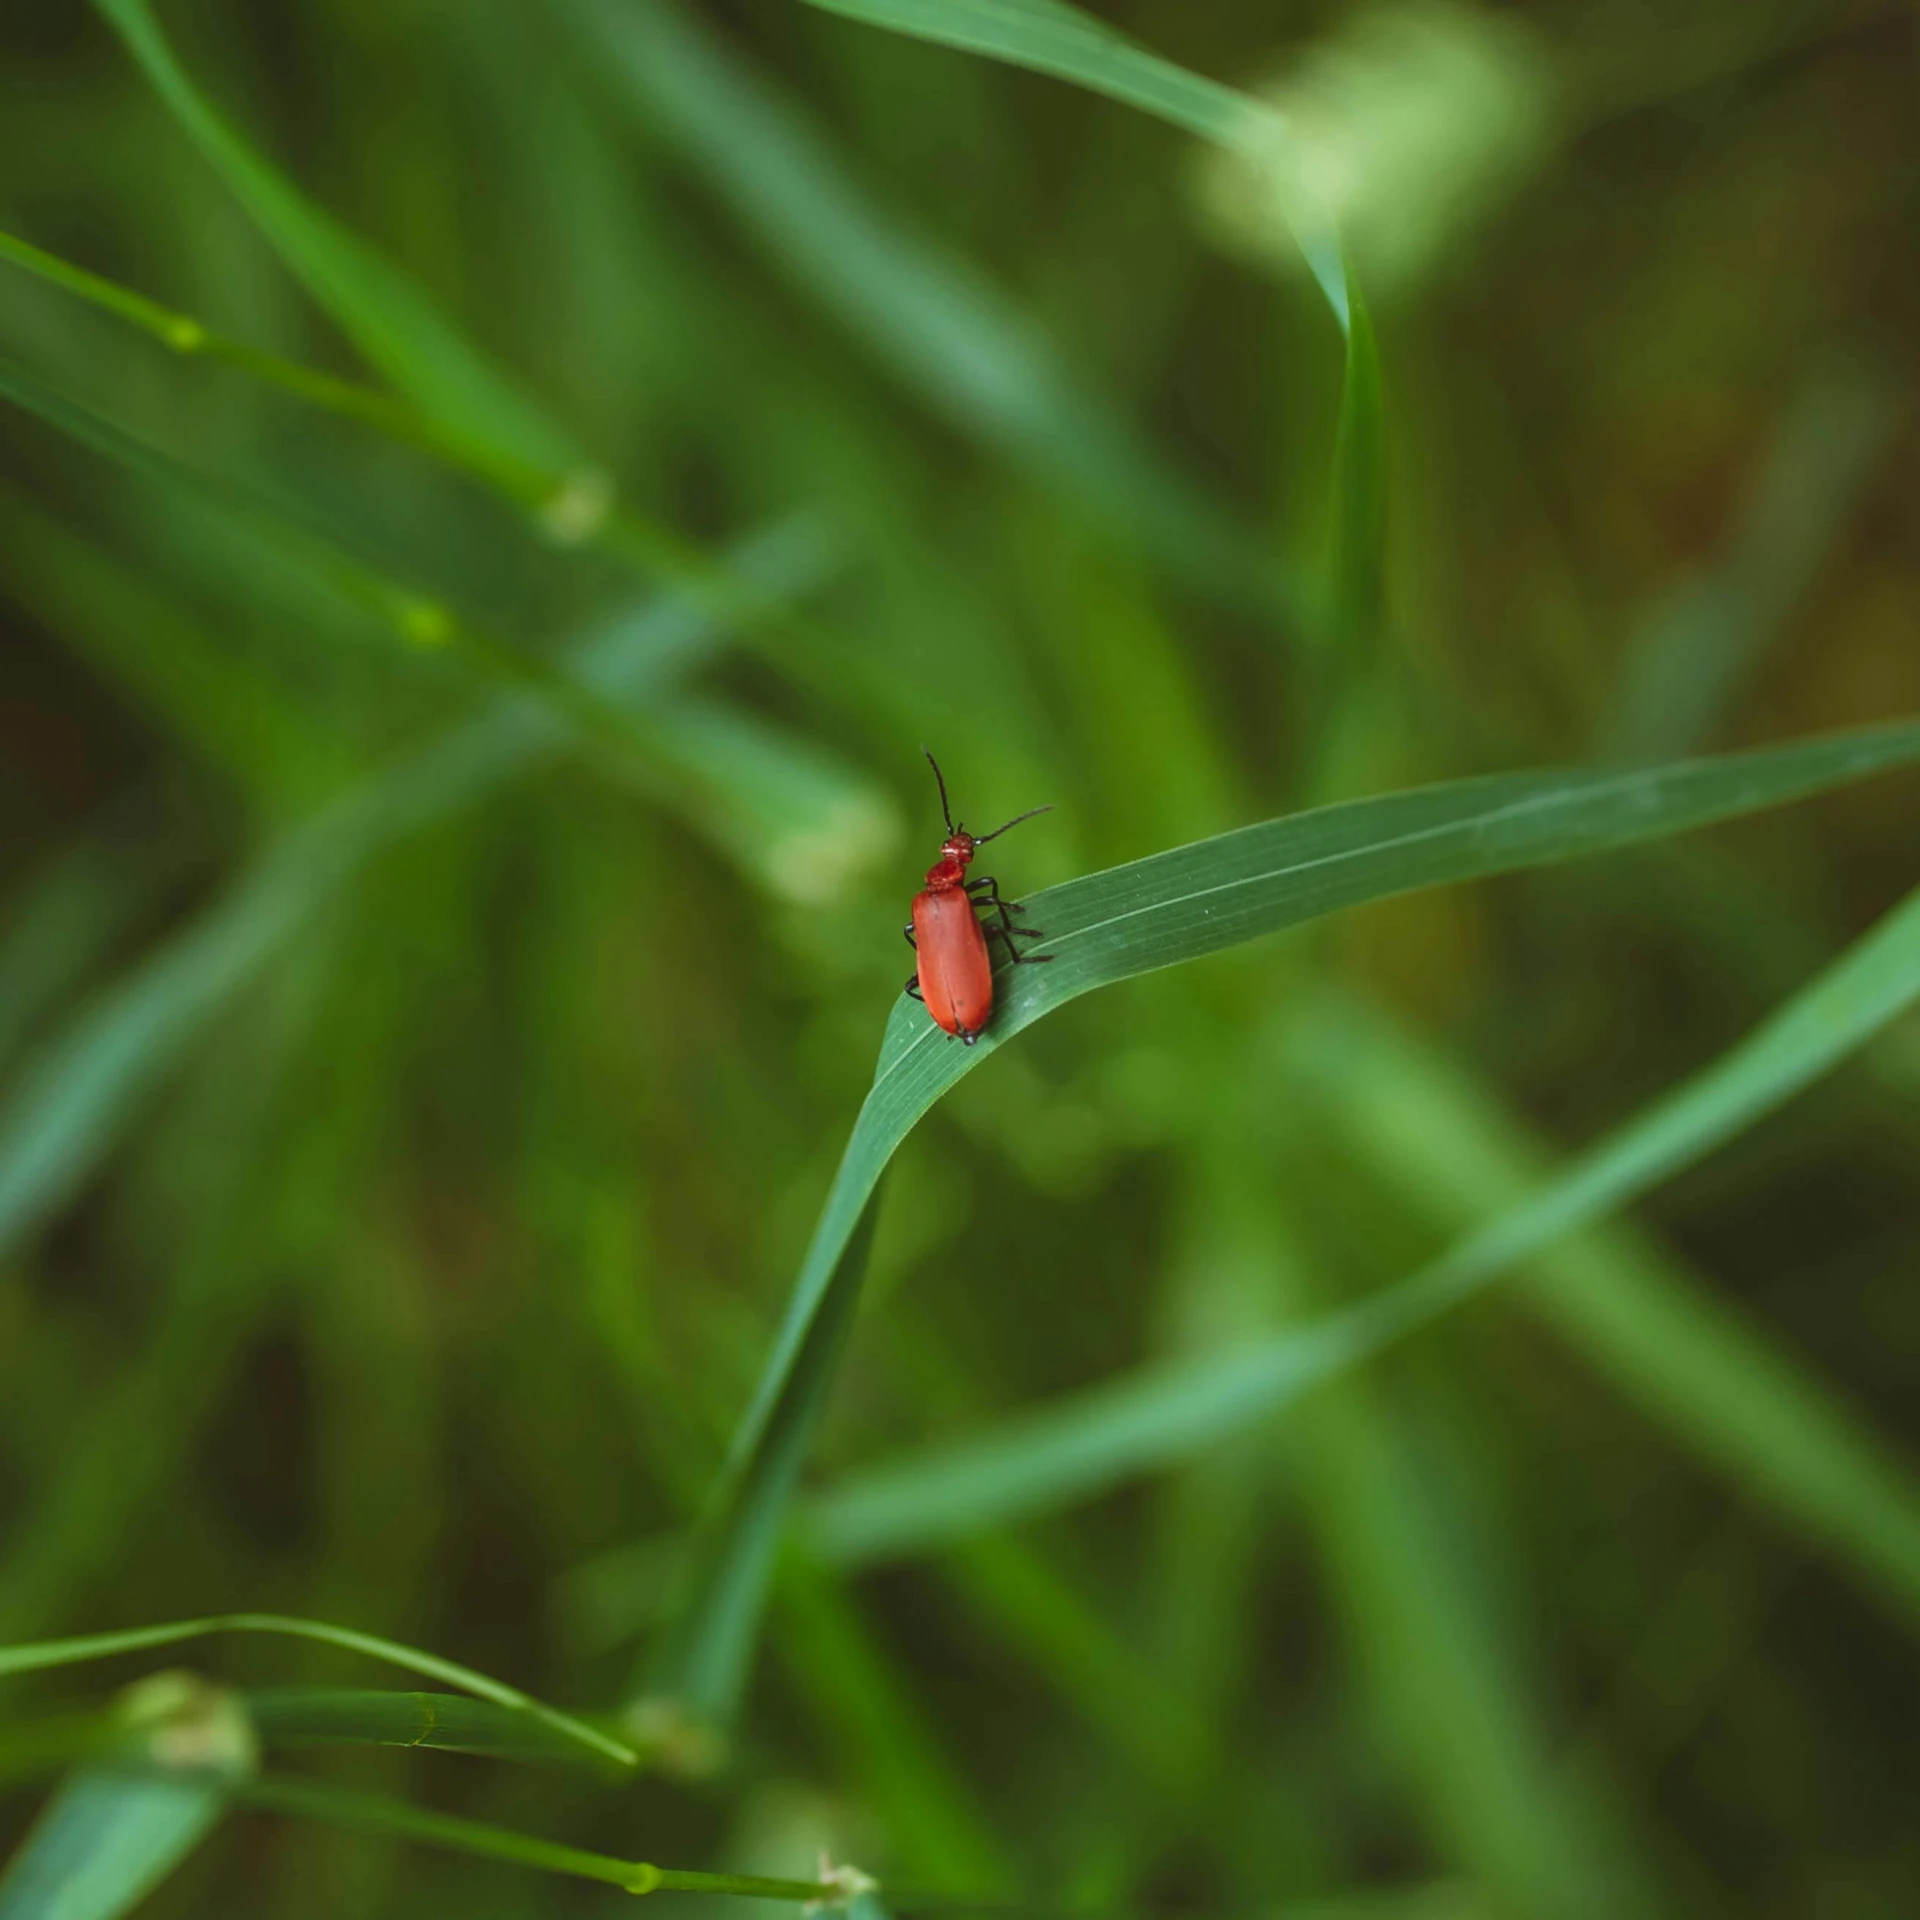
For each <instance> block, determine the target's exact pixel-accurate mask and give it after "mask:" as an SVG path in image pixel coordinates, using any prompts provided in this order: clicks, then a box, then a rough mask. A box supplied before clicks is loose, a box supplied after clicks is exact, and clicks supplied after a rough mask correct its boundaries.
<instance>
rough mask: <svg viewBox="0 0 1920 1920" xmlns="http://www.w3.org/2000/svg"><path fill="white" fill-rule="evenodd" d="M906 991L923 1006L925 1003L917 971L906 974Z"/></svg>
mask: <svg viewBox="0 0 1920 1920" xmlns="http://www.w3.org/2000/svg"><path fill="white" fill-rule="evenodd" d="M907 992H908V993H909V994H911V995H912V996H913V998H914V999H916V1000H918V1001H919V1002H920V1004H921V1005H922V1006H923V1007H924V1006H925V1005H926V1004H927V1003H926V999H925V996H924V995H923V994H922V993H921V991H920V976H919V975H918V974H917V973H910V974H908V975H907Z"/></svg>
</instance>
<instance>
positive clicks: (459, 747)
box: [0, 525, 827, 1249]
mask: <svg viewBox="0 0 1920 1920" xmlns="http://www.w3.org/2000/svg"><path fill="white" fill-rule="evenodd" d="M736 564H737V567H738V570H739V571H740V573H741V575H742V577H744V578H747V579H750V580H756V581H759V582H761V583H763V584H764V585H766V586H768V587H769V588H771V589H773V590H776V591H780V592H797V591H800V590H802V589H803V588H804V587H805V586H807V585H808V584H810V583H811V582H813V581H815V580H817V579H818V578H819V577H820V574H821V572H822V570H823V568H824V566H825V565H826V564H827V561H826V556H825V554H824V551H823V549H822V546H821V543H820V541H819V539H818V537H817V535H816V534H815V532H814V531H813V530H812V529H809V528H805V527H802V526H797V525H795V526H789V527H787V528H783V529H777V530H775V531H774V532H772V533H770V534H769V535H767V536H765V537H763V538H762V539H761V540H760V541H758V542H756V543H754V544H752V545H750V546H748V547H746V548H744V549H743V550H742V552H741V554H740V556H739V558H738V561H737V563H736ZM712 645H713V627H712V624H711V622H710V621H709V620H708V619H707V618H706V617H705V616H704V615H703V614H702V613H701V612H700V611H699V610H698V609H696V608H694V607H691V606H688V605H686V604H685V603H683V602H677V601H669V602H666V603H664V604H663V605H660V606H657V607H653V608H650V609H648V610H646V611H644V612H641V613H638V614H633V615H625V616H621V617H617V618H615V619H612V620H610V621H607V622H605V623H602V624H600V625H597V626H596V627H594V628H593V629H591V630H590V631H589V632H587V633H586V634H584V635H582V636H581V637H580V639H579V640H578V641H577V642H576V643H575V645H574V646H573V647H572V648H571V649H570V651H569V654H568V656H567V664H568V668H569V670H570V671H571V672H573V673H574V674H576V675H577V676H578V678H579V679H580V681H581V682H582V683H583V684H584V685H586V686H589V687H591V688H593V689H594V690H595V691H596V692H597V694H598V696H599V697H600V698H602V699H605V700H617V701H622V702H629V703H637V702H640V701H646V700H650V699H653V698H655V697H656V696H657V694H658V691H659V689H660V688H661V687H662V685H663V684H665V683H668V682H670V681H671V680H672V679H673V678H675V677H676V676H678V675H679V674H681V673H683V672H685V671H686V670H687V668H688V667H689V666H691V665H692V664H693V663H694V661H695V660H696V659H697V658H698V657H700V655H701V654H703V653H704V652H705V651H706V650H707V649H708V648H710V647H711V646H712ZM572 744H573V736H572V733H571V730H570V729H569V728H568V727H567V726H566V725H565V723H564V722H563V721H562V720H561V719H560V718H559V717H558V716H557V715H555V714H553V713H550V712H547V711H543V710H542V709H540V708H538V707H535V706H533V705H531V704H530V703H528V702H526V701H524V700H521V699H519V698H511V699H505V700H502V701H501V702H499V703H498V704H497V705H496V706H495V707H494V709H492V710H491V711H489V712H487V713H485V714H483V715H481V716H480V717H479V718H478V719H475V720H473V721H470V722H467V723H465V724H463V725H461V726H459V727H456V728H454V729H452V730H450V731H449V732H448V733H447V734H446V735H445V736H444V737H443V738H441V739H439V740H437V741H435V742H433V743H431V744H430V745H428V746H427V747H425V748H423V749H421V750H420V751H419V752H418V753H416V754H413V755H410V756H409V757H407V758H406V759H404V760H402V761H400V762H399V763H398V764H397V765H394V766H392V767H389V768H387V769H385V770H383V771H382V772H380V773H378V774H376V775H374V776H372V777H371V778H369V779H368V780H366V781H365V782H363V783H362V784H361V785H360V786H359V787H357V788H355V789H353V790H352V791H350V792H349V793H347V794H346V795H344V796H343V797H342V798H341V799H340V800H339V801H337V802H335V803H334V804H333V805H332V806H330V807H329V808H328V809H327V810H326V811H325V812H323V813H321V814H320V815H318V816H317V817H316V818H314V819H313V820H311V821H309V822H307V823H306V824H305V825H303V826H302V827H300V828H298V829H296V830H295V831H293V832H292V833H289V834H288V835H287V836H286V837H285V838H284V839H283V840H282V841H281V842H280V843H279V844H278V846H276V847H275V848H274V849H273V850H272V851H270V852H269V853H268V854H266V855H265V856H264V858H263V859H262V860H261V861H260V862H259V863H257V864H256V865H255V867H254V868H253V869H252V870H251V871H250V872H249V873H248V874H246V875H245V876H243V877H242V878H241V880H240V881H239V882H238V883H237V884H236V885H235V886H234V887H233V889H232V890H231V891H230V892H229V893H228V894H227V895H226V897H225V898H224V899H223V900H222V901H220V902H219V904H217V905H216V906H214V907H213V908H212V909H210V910H209V911H208V912H207V913H206V914H205V915H204V916H203V917H202V918H201V919H200V920H198V921H196V922H195V923H193V924H192V925H190V926H189V927H188V928H187V929H186V930H185V931H184V932H182V933H180V934H178V935H176V936H174V938H173V939H172V940H170V941H169V942H168V944H167V945H166V946H164V947H163V948H161V949H160V951H159V952H158V953H156V954H155V955H153V956H152V957H151V958H150V959H148V960H146V961H145V962H144V963H143V964H142V965H141V966H140V967H139V968H138V969H137V970H136V971H134V972H133V973H132V974H131V975H130V976H128V977H127V978H126V979H125V980H123V981H122V982H120V983H119V984H117V985H115V986H114V987H112V988H110V989H108V990H107V991H106V992H105V993H104V994H103V995H102V996H101V997H100V998H99V999H98V1000H96V1001H95V1002H94V1003H92V1004H91V1005H90V1006H88V1007H87V1008H85V1009H84V1010H83V1011H82V1012H81V1014H80V1015H79V1016H78V1017H77V1018H76V1019H75V1020H74V1021H73V1022H72V1024H71V1025H69V1026H68V1027H67V1028H66V1029H65V1030H64V1031H63V1032H62V1033H60V1034H59V1035H58V1036H57V1037H56V1038H54V1039H53V1040H51V1041H50V1042H49V1043H48V1044H47V1045H46V1046H45V1047H43V1049H42V1050H41V1051H40V1053H39V1054H38V1055H37V1057H35V1058H34V1059H33V1060H31V1061H30V1063H29V1065H28V1066H27V1068H26V1069H25V1070H24V1072H23V1074H22V1075H21V1077H20V1078H19V1079H17V1080H16V1082H15V1083H14V1085H13V1087H12V1089H11V1093H10V1097H9V1098H8V1099H7V1101H6V1103H5V1104H4V1106H0V1249H6V1248H9V1247H12V1246H14V1245H16V1244H18V1242H19V1239H20V1237H21V1236H22V1235H23V1234H24V1233H26V1232H28V1231H30V1230H31V1228H32V1227H33V1226H34V1225H36V1224H37V1223H38V1222H39V1221H40V1220H42V1219H44V1218H45V1217H46V1215H47V1214H48V1213H49V1212H50V1211H51V1210H52V1209H53V1208H54V1207H55V1206H57V1205H58V1204H59V1203H60V1202H61V1201H62V1200H63V1199H64V1198H65V1197H66V1195H67V1194H68V1193H69V1192H71V1191H72V1189H73V1187H74V1185H75V1184H76V1183H77V1182H78V1181H79V1180H80V1179H82V1178H83V1177H84V1176H85V1175H86V1173H87V1172H88V1170H89V1169H90V1168H91V1167H92V1166H93V1165H94V1164H95V1162H96V1161H97V1159H98V1157H99V1156H100V1154H101V1153H102V1152H103V1151H104V1149H105V1147H106V1145H107V1143H108V1141H109V1140H110V1139H111V1138H112V1136H113V1133H114V1130H115V1128H116V1127H117V1126H118V1125H119V1123H120V1121H121V1120H122V1118H123V1117H124V1116H125V1115H126V1114H127V1113H128V1112H129V1111H130V1110H131V1108H132V1106H133V1104H134V1103H135V1101H136V1100H137V1099H138V1098H139V1096H140V1095H141V1094H142V1093H144V1092H145V1091H146V1090H147V1089H148V1088H149V1087H151V1086H152V1085H153V1084H154V1083H155V1082H156V1081H157V1080H158V1079H159V1078H160V1076H161V1075H163V1074H164V1073H165V1072H166V1071H167V1069H168V1068H169V1067H170V1066H171V1065H172V1063H173V1062H174V1061H175V1060H176V1059H177V1058H178V1057H179V1056H180V1053H181V1051H182V1050H183V1049H184V1048H185V1047H186V1046H187V1045H189V1044H190V1043H191V1041H192V1040H193V1038H194V1036H195V1035H196V1034H198V1033H199V1032H201V1031H202V1030H203V1029H204V1028H205V1026H206V1025H207V1023H208V1022H209V1021H210V1020H211V1019H212V1017H213V1016H214V1015H215V1013H217V1012H218V1010H219V1009H220V1008H221V1007H222V1006H223V1005H225V1004H226V1003H227V1001H228V1000H229V999H230V998H231V996H232V995H233V994H235V993H236V992H238V991H239V990H240V989H241V988H242V987H243V986H244V985H245V984H246V983H247V982H248V981H249V980H251V979H253V978H254V977H255V976H256V974H257V973H258V971H259V969H260V968H261V966H262V965H263V964H264V963H265V962H266V961H267V960H268V959H269V958H270V957H271V956H272V955H273V954H274V953H276V952H278V951H279V950H280V949H281V947H282V945H283V943H284V942H285V941H286V940H288V939H289V938H290V937H291V936H292V935H293V934H294V933H295V931H296V930H297V929H298V928H299V927H300V926H301V925H303V924H304V923H306V922H307V921H308V920H309V919H310V918H311V917H312V916H313V915H314V914H316V913H318V912H319V911H320V910H321V909H322V908H323V907H324V905H325V903H326V902H327V901H328V900H329V899H331V898H332V897H334V895H335V894H336V893H337V892H338V890H339V889H341V888H342V887H344V886H346V885H347V884H349V883H350V882H351V880H352V879H353V877H354V875H355V874H356V873H358V872H359V871H361V870H362V869H363V868H364V867H365V866H366V864H367V863H368V862H369V861H370V860H371V859H373V858H374V857H375V856H376V855H377V854H378V853H379V852H380V850H381V849H382V848H384V847H387V846H389V845H391V844H392V843H393V842H394V841H395V840H396V839H398V838H399V837H401V836H402V835H404V834H407V833H411V832H414V831H417V830H418V829H419V828H421V827H423V826H425V825H427V824H429V823H430V822H432V821H435V820H439V819H443V818H445V817H446V816H447V815H448V814H450V813H452V812H453V811H455V810H456V809H458V808H460V807H462V806H466V805H469V804H471V803H472V802H473V801H474V800H475V799H477V798H478V797H480V796H481V795H483V794H485V793H488V792H491V791H493V790H494V789H495V788H496V787H498V786H499V785H501V784H502V783H504V782H505V781H507V780H509V779H511V778H513V777H515V776H516V775H518V774H520V773H522V772H524V771H527V770H528V769H530V768H532V767H535V766H537V765H540V764H542V763H544V762H545V761H547V760H550V759H552V758H553V757H555V756H557V755H558V754H560V753H562V752H564V751H565V750H567V749H568V748H569V747H570V746H571V745H572ZM692 750H693V748H692V746H691V745H690V746H689V748H688V751H692ZM764 773H765V769H764V768H763V769H762V774H763V777H764ZM703 790H704V789H703ZM790 797H793V796H790ZM814 819H815V815H814V814H813V812H812V811H811V810H810V809H807V808H798V809H796V810H795V811H794V812H791V813H789V814H788V815H787V817H786V818H785V820H784V821H783V823H782V826H781V832H782V833H783V834H789V835H790V834H792V833H793V832H795V831H804V830H805V828H806V825H807V823H808V822H809V821H813V820H814ZM786 844H788V843H787V842H786V841H784V840H781V839H779V838H775V839H772V840H769V841H766V842H763V843H762V845H763V851H764V850H765V849H766V848H768V847H778V846H783V845H786Z"/></svg>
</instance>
